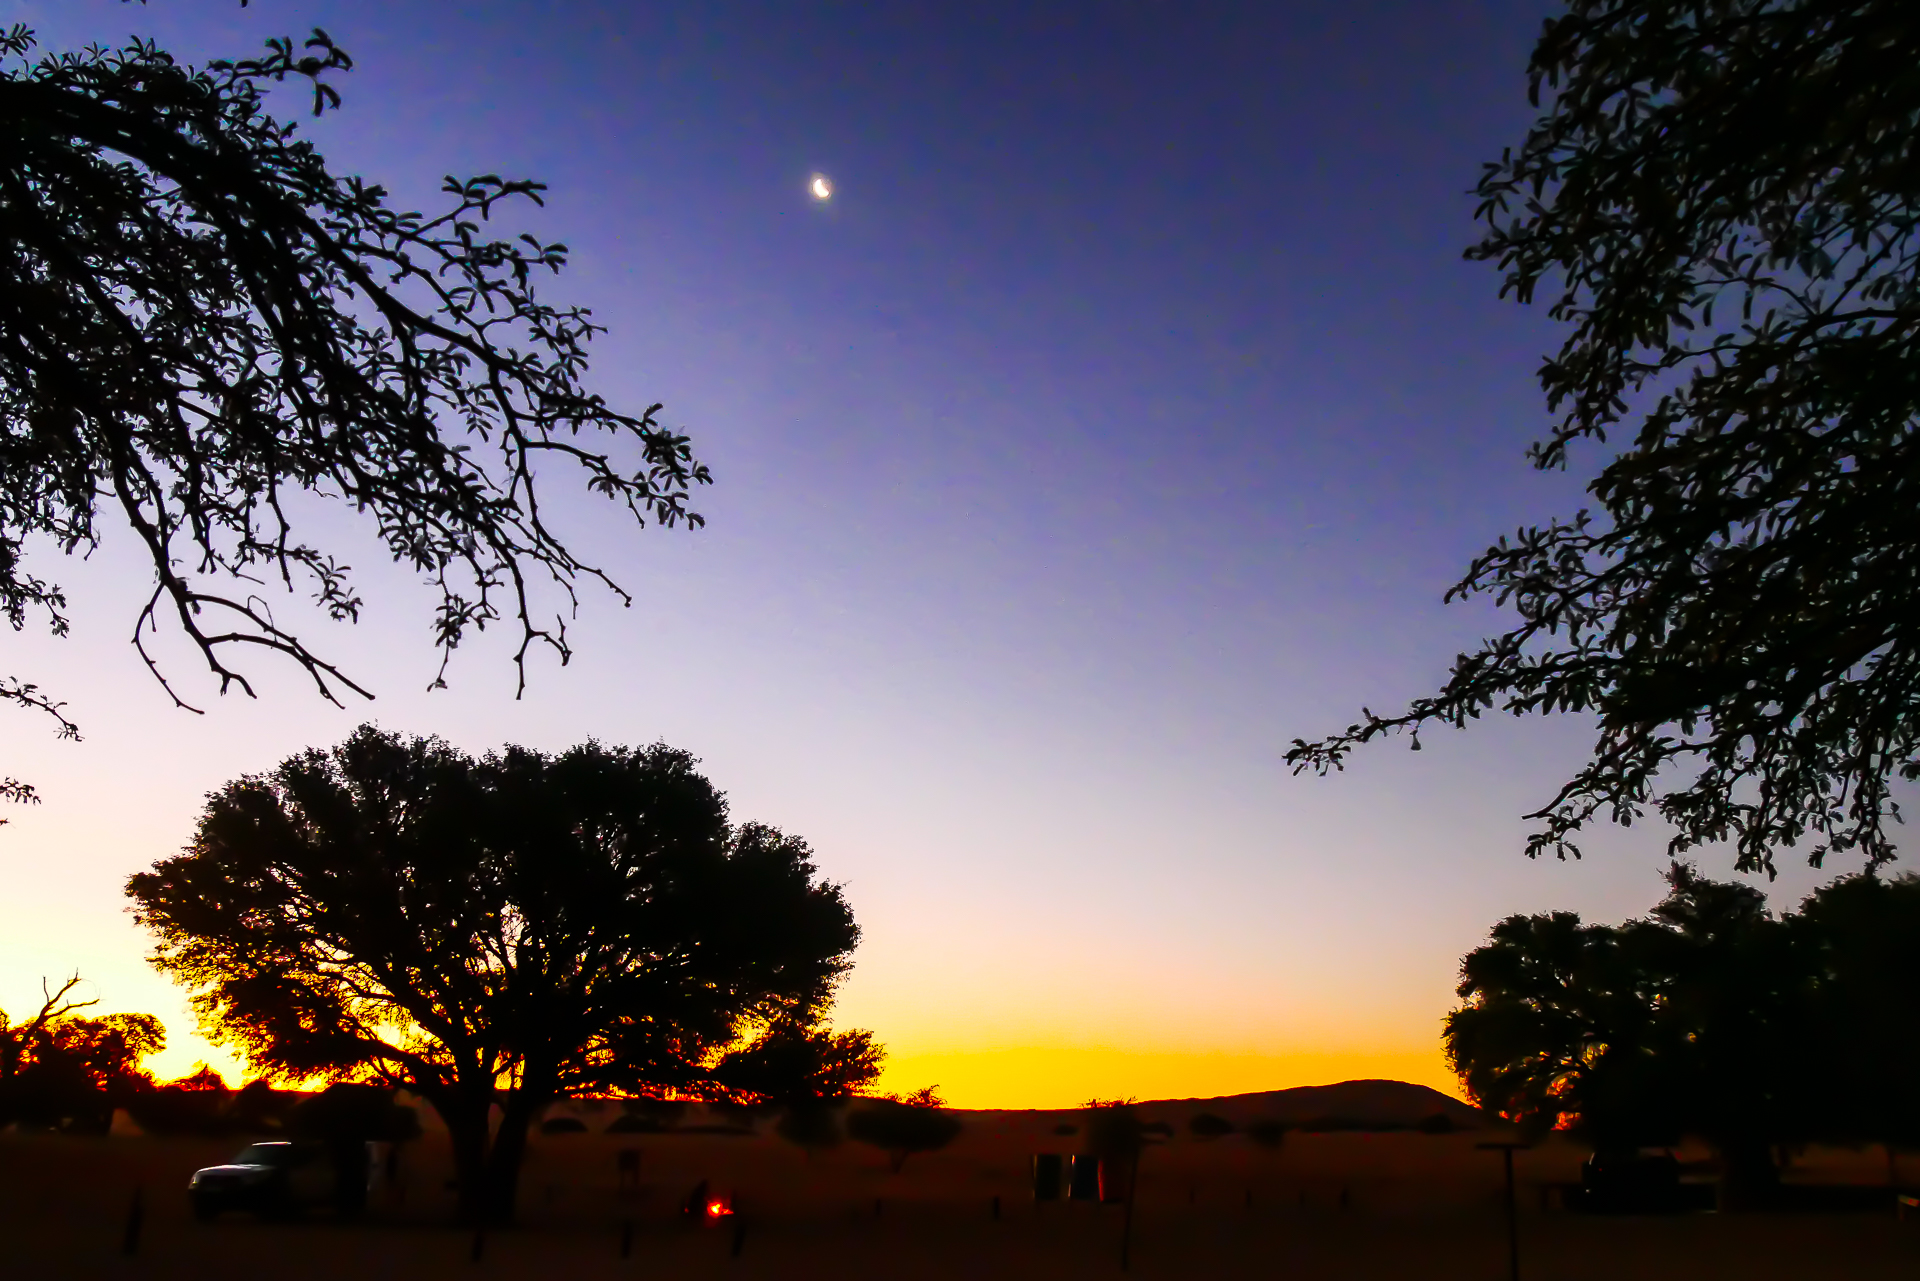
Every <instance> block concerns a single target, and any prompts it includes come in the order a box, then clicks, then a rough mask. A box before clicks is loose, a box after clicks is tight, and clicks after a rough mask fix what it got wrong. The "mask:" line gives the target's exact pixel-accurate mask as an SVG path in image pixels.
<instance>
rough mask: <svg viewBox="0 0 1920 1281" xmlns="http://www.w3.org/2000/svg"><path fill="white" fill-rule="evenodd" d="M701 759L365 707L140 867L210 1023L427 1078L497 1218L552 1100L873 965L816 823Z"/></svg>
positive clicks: (722, 1037)
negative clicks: (745, 819) (832, 875)
mask: <svg viewBox="0 0 1920 1281" xmlns="http://www.w3.org/2000/svg"><path fill="white" fill-rule="evenodd" d="M694 764H695V762H694V761H693V759H692V758H691V757H689V756H688V755H687V754H686V753H684V752H681V751H676V750H674V749H672V748H668V747H665V746H662V745H655V746H653V747H649V748H643V749H637V750H627V749H617V748H609V747H603V746H601V745H599V744H595V743H588V744H585V745H583V746H580V747H576V748H573V749H571V750H569V751H567V752H564V753H562V754H560V755H558V756H547V755H543V754H541V753H538V752H533V751H528V750H526V749H523V748H515V747H510V748H506V749H504V750H503V751H501V752H499V753H496V754H493V755H489V756H486V757H484V758H480V759H475V758H473V757H470V756H467V755H464V754H462V753H460V752H458V751H456V750H454V749H453V748H451V747H449V746H448V745H447V744H446V743H444V742H441V741H439V740H437V739H411V740H403V739H400V738H398V737H396V736H393V735H388V734H382V733H380V732H378V731H376V730H374V729H372V728H371V727H364V728H362V729H361V730H359V731H358V732H357V733H355V734H354V735H353V737H351V738H350V739H348V740H347V741H346V742H345V743H342V744H341V745H339V746H338V747H336V748H333V749H331V750H329V751H309V752H307V753H304V754H302V755H300V756H296V757H293V758H291V759H289V760H287V761H285V762H283V763H282V764H281V765H280V766H279V767H278V768H277V769H275V770H274V771H273V772H272V773H271V774H269V775H266V776H264V777H255V778H245V779H241V780H239V781H237V782H234V783H232V784H229V785H228V786H227V787H225V788H224V789H222V790H221V791H219V792H217V793H215V794H214V795H213V796H212V797H211V798H209V800H208V803H207V808H206V810H205V813H204V814H203V815H202V817H201V820H200V825H199V830H198V832H197V834H196V836H195V839H194V842H193V844H192V845H191V846H189V847H188V848H187V849H186V851H185V852H183V853H181V854H179V855H177V856H175V857H173V858H170V859H167V860H165V861H163V862H161V863H159V864H157V865H156V866H155V867H154V869H153V870H152V871H150V872H146V873H142V874H140V875H137V876H134V877H133V878H131V879H130V880H129V882H128V887H127V892H128V894H129V895H130V896H131V898H132V899H133V901H134V905H135V906H134V914H135V918H136V919H137V920H138V921H139V922H140V923H141V924H142V925H144V926H145V927H146V928H147V929H149V930H150V931H151V932H152V933H153V934H154V936H155V938H156V940H157V942H158V946H157V948H156V951H155V953H154V956H153V960H154V963H155V964H156V965H157V966H159V967H160V968H161V969H162V970H163V971H165V972H167V973H168V974H170V975H171V976H172V977H173V978H175V979H176V980H177V981H179V982H181V983H183V984H184V985H186V986H187V987H188V988H190V989H191V990H192V992H193V1000H194V1004H195V1008H196V1010H197V1011H198V1012H199V1014H200V1016H201V1019H202V1022H203V1025H204V1027H205V1028H206V1030H207V1032H208V1034H209V1035H210V1036H212V1037H213V1038H215V1039H217V1040H222V1041H226V1042H229V1043H232V1044H235V1045H237V1046H238V1047H239V1048H240V1049H241V1050H242V1051H243V1052H244V1053H245V1055H246V1056H247V1058H248V1060H249V1062H250V1063H251V1064H252V1066H253V1067H254V1069H255V1070H256V1071H259V1072H262V1073H264V1074H267V1075H269V1076H271V1077H274V1078H277V1079H281V1080H287V1081H301V1080H309V1079H313V1078H316V1077H319V1078H325V1079H328V1080H334V1081H343V1080H352V1081H366V1082H371V1083H376V1084H381V1085H385V1086H389V1087H404V1088H406V1089H408V1090H410V1091H413V1092H415V1093H417V1094H418V1095H420V1096H421V1097H423V1098H424V1099H426V1101H427V1102H428V1103H430V1104H431V1105H432V1106H433V1107H434V1109H435V1110H436V1111H437V1112H438V1113H439V1114H440V1116H441V1118H442V1119H443V1120H444V1121H445V1122H446V1124H447V1128H448V1131H449V1134H450V1136H451V1138H452V1142H453V1150H454V1159H455V1163H456V1166H457V1170H458V1176H459V1188H460V1210H461V1213H462V1215H463V1217H464V1218H465V1219H466V1220H467V1221H470V1222H489V1221H498V1220H502V1219H505V1218H507V1217H510V1216H511V1214H512V1211H513V1201H514V1191H515V1187H516V1183H517V1179H518V1172H519V1166H520V1161H521V1157H522V1155H523V1153H524V1150H525V1142H526V1135H527V1128H528V1125H529V1123H530V1122H531V1121H533V1120H534V1119H535V1118H536V1117H538V1116H539V1115H540V1113H541V1111H542V1110H543V1109H544V1108H545V1107H546V1106H547V1105H548V1104H549V1103H551V1102H552V1101H553V1100H555V1099H557V1098H560V1097H563V1096H566V1095H569V1094H573V1093H577V1092H588V1091H591V1092H620V1093H629V1094H648V1095H658V1094H661V1093H665V1092H668V1091H680V1092H703V1091H704V1090H705V1089H707V1088H709V1087H711V1086H712V1085H713V1083H714V1082H715V1080H716V1078H719V1077H725V1076H726V1075H727V1074H728V1072H729V1069H730V1068H734V1067H737V1066H738V1065H739V1062H740V1059H741V1057H742V1056H743V1055H744V1056H745V1057H747V1058H748V1059H750V1060H754V1061H756V1062H759V1063H760V1064H761V1065H762V1066H763V1067H764V1066H765V1064H766V1062H767V1060H769V1058H774V1057H777V1056H770V1055H768V1054H765V1053H761V1054H759V1055H758V1056H757V1057H756V1056H755V1054H754V1052H753V1051H754V1047H755V1045H756V1044H757V1042H756V1037H762V1039H764V1036H771V1037H773V1038H774V1039H775V1040H776V1041H779V1042H780V1043H782V1044H786V1043H788V1042H789V1041H790V1040H791V1038H792V1037H793V1035H794V1029H802V1030H814V1029H817V1025H818V1023H819V1021H820V1019H821V1018H822V1016H823V1015H824V1013H825V1011H826V1009H827V1007H828V1004H829V1002H830V999H831V995H832V992H833V989H834V986H835V983H836V981H837V980H838V979H839V977H840V976H841V975H842V974H843V973H844V972H845V970H846V969H847V966H848V964H849V956H850V954H851V952H852V950H853V947H854V945H855V943H856V942H857V941H858V939H859V931H858V929H857V928H856V927H855V925H854V922H853V915H852V912H851V911H850V909H849V908H848V906H847V904H846V901H845V900H844V898H843V897H842V896H841V893H840V890H839V888H838V887H837V886H835V885H832V884H829V883H825V882H822V881H821V880H819V879H818V877H817V876H816V874H815V869H814V866H813V863H812V862H811V858H810V854H809V851H808V848H807V846H806V843H805V842H804V841H801V840H799V839H798V838H795V837H790V836H786V835H783V834H782V833H780V832H778V831H776V830H774V829H773V828H770V827H765V826H761V825H758V824H751V823H747V824H737V825H736V824H731V823H729V821H728V816H727V807H726V802H725V800H724V798H723V797H722V795H721V794H720V793H719V792H718V791H716V790H715V789H714V787H713V786H712V784H711V783H709V782H708V781H707V780H706V779H705V778H704V777H702V776H701V775H700V774H699V773H698V772H697V771H696V770H695V768H694ZM763 1034H764V1036H763ZM849 1036H851V1038H852V1039H853V1040H857V1041H859V1042H860V1043H861V1044H863V1045H864V1044H868V1038H867V1037H866V1035H865V1034H864V1033H860V1034H841V1041H840V1042H837V1043H838V1044H845V1043H846V1041H847V1038H848V1037H849ZM825 1043H826V1045H827V1047H829V1048H830V1047H831V1046H832V1045H834V1044H836V1042H835V1041H834V1039H833V1038H831V1037H828V1038H825ZM814 1047H815V1049H816V1050H820V1049H821V1048H822V1041H821V1038H819V1037H817V1036H816V1037H815V1039H814ZM729 1055H731V1058H730V1057H729ZM869 1057H870V1058H871V1057H874V1056H872V1055H871V1054H870V1055H869ZM781 1061H782V1062H784V1063H786V1064H787V1066H788V1067H789V1069H790V1072H789V1076H802V1077H804V1075H805V1073H806V1072H808V1071H811V1070H814V1069H815V1068H817V1067H819V1066H820V1065H822V1064H826V1065H828V1066H829V1067H831V1066H833V1065H836V1064H841V1059H838V1058H836V1057H835V1056H834V1055H832V1054H829V1053H815V1054H813V1055H812V1056H806V1055H802V1056H798V1058H797V1059H794V1058H788V1059H782V1060H781ZM842 1066H844V1065H843V1064H842ZM870 1074H871V1064H869V1075H870ZM769 1075H770V1074H769V1073H767V1072H764V1071H763V1073H762V1077H763V1078H767V1077H769ZM772 1075H778V1074H772ZM781 1083H782V1084H784V1085H785V1087H786V1088H788V1089H790V1090H798V1089H803V1088H805V1087H806V1085H807V1082H806V1081H805V1080H799V1081H794V1080H788V1079H784V1078H783V1080H782V1082H781ZM758 1088H770V1087H769V1085H768V1081H767V1080H766V1079H762V1080H760V1081H759V1082H758ZM496 1103H497V1104H498V1105H499V1107H500V1113H501V1119H500V1121H499V1124H498V1128H497V1131H495V1132H494V1133H493V1134H492V1136H491V1137H490V1135H489V1123H488V1114H489V1109H490V1108H492V1107H493V1106H494V1105H495V1104H496Z"/></svg>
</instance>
